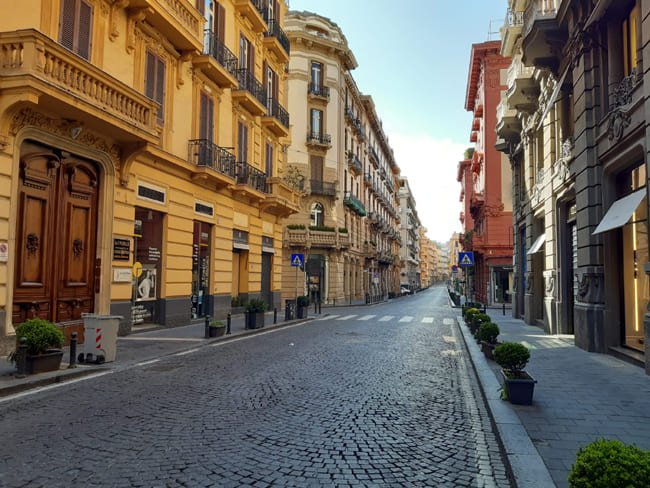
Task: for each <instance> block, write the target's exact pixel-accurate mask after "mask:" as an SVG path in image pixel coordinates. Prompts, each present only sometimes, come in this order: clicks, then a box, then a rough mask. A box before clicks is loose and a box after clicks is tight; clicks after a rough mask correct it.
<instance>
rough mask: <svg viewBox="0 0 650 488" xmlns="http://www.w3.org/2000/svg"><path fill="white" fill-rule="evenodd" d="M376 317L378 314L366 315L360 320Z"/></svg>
mask: <svg viewBox="0 0 650 488" xmlns="http://www.w3.org/2000/svg"><path fill="white" fill-rule="evenodd" d="M374 317H376V315H364V316H363V317H359V320H370V319H372V318H374Z"/></svg>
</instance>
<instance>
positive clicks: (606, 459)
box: [569, 439, 650, 488]
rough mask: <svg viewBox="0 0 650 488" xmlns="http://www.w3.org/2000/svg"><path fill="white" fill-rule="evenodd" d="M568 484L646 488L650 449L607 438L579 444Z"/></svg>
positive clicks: (583, 487) (584, 487)
mask: <svg viewBox="0 0 650 488" xmlns="http://www.w3.org/2000/svg"><path fill="white" fill-rule="evenodd" d="M569 486H570V487H571V488H610V487H619V486H620V487H625V488H647V487H648V486H650V451H644V450H642V449H640V448H638V447H636V445H634V444H623V443H622V442H620V441H617V440H608V439H600V440H597V441H594V442H592V443H591V444H589V445H588V446H587V447H580V449H579V450H578V454H577V456H576V461H575V464H574V465H573V466H572V469H571V473H570V474H569Z"/></svg>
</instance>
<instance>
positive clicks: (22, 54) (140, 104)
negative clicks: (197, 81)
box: [0, 30, 159, 144]
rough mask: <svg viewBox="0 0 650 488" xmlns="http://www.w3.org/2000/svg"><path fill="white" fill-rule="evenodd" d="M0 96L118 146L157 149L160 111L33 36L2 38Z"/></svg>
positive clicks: (14, 34) (46, 40)
mask: <svg viewBox="0 0 650 488" xmlns="http://www.w3.org/2000/svg"><path fill="white" fill-rule="evenodd" d="M0 93H2V95H3V96H4V98H5V100H6V103H7V104H9V103H11V100H12V98H14V99H15V100H23V101H29V102H31V103H33V104H38V105H39V107H40V108H42V109H46V110H50V111H52V112H53V113H57V114H59V116H60V117H62V118H65V119H69V120H70V123H71V124H83V125H84V126H85V127H86V128H88V129H90V130H92V131H95V132H97V133H98V134H102V135H105V136H107V137H110V138H113V139H115V141H116V142H118V143H142V142H144V143H152V144H158V143H159V135H158V131H157V127H158V125H157V123H156V114H157V112H158V107H159V105H158V104H157V103H156V102H154V101H153V100H151V99H149V98H148V97H146V96H144V95H143V94H142V93H140V92H139V91H137V90H134V89H133V88H131V87H130V86H128V85H126V84H124V83H122V82H121V81H119V80H118V79H116V78H114V77H112V76H110V75H109V74H108V73H106V72H105V71H103V70H100V69H98V68H97V67H95V66H94V65H92V64H90V63H89V62H88V61H86V60H85V59H83V58H81V57H79V56H77V55H76V54H74V53H72V52H71V51H69V50H67V49H65V48H64V47H61V46H60V45H59V44H58V43H56V42H54V41H53V40H52V39H50V38H49V37H46V36H44V35H43V34H41V33H39V32H37V31H34V30H21V31H14V32H4V33H0Z"/></svg>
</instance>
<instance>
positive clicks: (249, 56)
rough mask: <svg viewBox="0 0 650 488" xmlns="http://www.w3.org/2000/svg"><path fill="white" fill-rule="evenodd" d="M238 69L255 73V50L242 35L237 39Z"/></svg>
mask: <svg viewBox="0 0 650 488" xmlns="http://www.w3.org/2000/svg"><path fill="white" fill-rule="evenodd" d="M239 68H240V69H247V70H248V71H250V73H251V74H253V73H255V48H254V47H253V45H252V44H251V43H250V41H249V40H248V39H246V37H245V36H244V35H243V34H242V35H241V37H240V38H239Z"/></svg>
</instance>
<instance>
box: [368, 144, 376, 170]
mask: <svg viewBox="0 0 650 488" xmlns="http://www.w3.org/2000/svg"><path fill="white" fill-rule="evenodd" d="M368 154H369V156H370V162H371V163H372V165H373V166H374V167H375V169H377V168H378V167H379V156H378V155H377V151H375V148H374V147H372V146H370V150H369V151H368Z"/></svg>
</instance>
